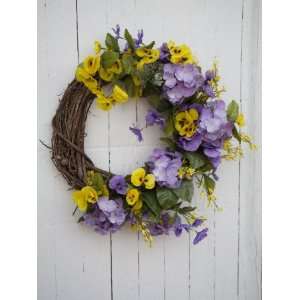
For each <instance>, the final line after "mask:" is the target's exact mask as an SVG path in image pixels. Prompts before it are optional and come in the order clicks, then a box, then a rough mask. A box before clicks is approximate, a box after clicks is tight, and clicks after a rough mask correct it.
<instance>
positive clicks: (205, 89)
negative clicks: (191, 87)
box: [202, 70, 216, 98]
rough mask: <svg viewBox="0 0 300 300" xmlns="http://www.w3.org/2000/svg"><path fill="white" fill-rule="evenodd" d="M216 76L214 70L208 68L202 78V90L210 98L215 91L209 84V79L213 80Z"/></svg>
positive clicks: (213, 95) (213, 96)
mask: <svg viewBox="0 0 300 300" xmlns="http://www.w3.org/2000/svg"><path fill="white" fill-rule="evenodd" d="M215 77H216V72H215V71H213V70H208V71H206V72H205V78H204V83H203V85H202V90H203V92H204V93H205V94H207V96H209V97H211V98H215V97H216V95H215V92H214V90H213V88H212V86H211V82H210V81H211V80H213V79H214V78H215Z"/></svg>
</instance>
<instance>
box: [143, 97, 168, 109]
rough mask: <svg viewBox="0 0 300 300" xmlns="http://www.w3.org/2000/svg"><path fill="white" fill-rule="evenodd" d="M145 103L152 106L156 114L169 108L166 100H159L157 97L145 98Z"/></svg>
mask: <svg viewBox="0 0 300 300" xmlns="http://www.w3.org/2000/svg"><path fill="white" fill-rule="evenodd" d="M147 101H148V102H149V103H150V105H151V106H153V107H154V108H155V109H156V110H157V111H158V112H165V111H167V110H168V109H170V108H171V105H170V103H168V102H167V101H166V100H164V99H161V98H160V96H159V95H151V96H149V97H147Z"/></svg>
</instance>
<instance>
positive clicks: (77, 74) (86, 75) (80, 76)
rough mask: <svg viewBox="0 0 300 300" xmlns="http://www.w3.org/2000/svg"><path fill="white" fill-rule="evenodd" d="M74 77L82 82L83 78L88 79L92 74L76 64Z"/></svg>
mask: <svg viewBox="0 0 300 300" xmlns="http://www.w3.org/2000/svg"><path fill="white" fill-rule="evenodd" d="M75 78H76V80H77V81H79V82H83V81H84V80H88V79H90V78H92V76H91V75H90V74H89V73H88V72H86V71H85V70H84V69H83V68H82V67H81V66H78V67H77V69H76V72H75Z"/></svg>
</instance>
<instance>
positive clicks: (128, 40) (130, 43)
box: [124, 28, 135, 50]
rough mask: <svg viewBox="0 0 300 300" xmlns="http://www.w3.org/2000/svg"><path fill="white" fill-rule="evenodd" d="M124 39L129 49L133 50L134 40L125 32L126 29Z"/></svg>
mask: <svg viewBox="0 0 300 300" xmlns="http://www.w3.org/2000/svg"><path fill="white" fill-rule="evenodd" d="M124 37H125V39H126V41H127V43H128V46H129V48H131V49H132V50H134V49H135V43H134V40H133V38H132V36H131V34H130V33H129V31H128V30H127V28H126V29H125V33H124Z"/></svg>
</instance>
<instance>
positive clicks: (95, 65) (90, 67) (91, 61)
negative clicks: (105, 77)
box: [83, 55, 100, 75]
mask: <svg viewBox="0 0 300 300" xmlns="http://www.w3.org/2000/svg"><path fill="white" fill-rule="evenodd" d="M83 68H84V70H85V71H86V72H87V73H89V74H91V75H95V74H96V72H97V71H98V70H99V68H100V56H99V55H95V56H94V55H89V56H88V57H87V58H86V59H85V60H84V61H83Z"/></svg>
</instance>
